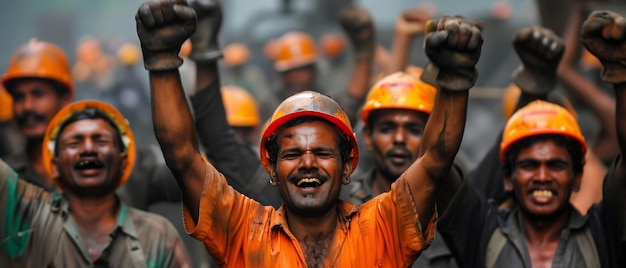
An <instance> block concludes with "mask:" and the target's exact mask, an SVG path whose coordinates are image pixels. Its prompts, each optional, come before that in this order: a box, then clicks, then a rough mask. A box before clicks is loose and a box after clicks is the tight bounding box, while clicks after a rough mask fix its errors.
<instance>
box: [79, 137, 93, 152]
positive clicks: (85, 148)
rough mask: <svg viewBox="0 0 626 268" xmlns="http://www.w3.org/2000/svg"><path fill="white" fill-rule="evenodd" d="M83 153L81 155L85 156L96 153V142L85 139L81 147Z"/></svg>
mask: <svg viewBox="0 0 626 268" xmlns="http://www.w3.org/2000/svg"><path fill="white" fill-rule="evenodd" d="M80 149H81V151H80V153H81V155H85V154H93V153H95V146H94V142H93V140H91V139H85V140H83V142H82V146H81V147H80Z"/></svg>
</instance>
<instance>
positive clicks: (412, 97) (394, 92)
mask: <svg viewBox="0 0 626 268" xmlns="http://www.w3.org/2000/svg"><path fill="white" fill-rule="evenodd" d="M435 95H437V89H436V88H435V87H433V86H431V85H429V84H427V83H424V82H422V80H420V79H419V78H417V77H415V76H412V75H410V74H408V73H405V72H397V73H393V74H390V75H388V76H386V77H384V78H383V79H381V80H380V81H378V83H376V84H375V85H374V86H373V87H372V89H371V90H370V92H369V93H368V94H367V98H366V99H365V105H363V109H362V110H361V121H363V122H364V123H366V124H367V118H368V116H369V115H370V113H371V112H372V111H374V110H380V109H406V110H414V111H419V112H423V113H426V114H430V112H431V111H432V109H433V104H434V103H435Z"/></svg>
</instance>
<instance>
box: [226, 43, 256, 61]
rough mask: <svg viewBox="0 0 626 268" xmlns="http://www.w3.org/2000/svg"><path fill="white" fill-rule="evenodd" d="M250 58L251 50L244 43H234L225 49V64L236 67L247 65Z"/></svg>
mask: <svg viewBox="0 0 626 268" xmlns="http://www.w3.org/2000/svg"><path fill="white" fill-rule="evenodd" d="M249 58H250V50H248V48H247V47H246V45H244V44H242V43H232V44H230V45H228V46H226V47H225V48H224V63H226V65H228V66H231V67H234V66H239V65H242V64H245V63H246V62H248V59H249Z"/></svg>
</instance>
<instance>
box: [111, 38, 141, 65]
mask: <svg viewBox="0 0 626 268" xmlns="http://www.w3.org/2000/svg"><path fill="white" fill-rule="evenodd" d="M139 59H141V49H139V47H138V46H137V45H135V44H132V43H126V44H124V45H122V46H121V47H120V48H119V49H118V50H117V60H118V62H119V63H120V64H121V65H125V66H130V65H134V64H135V63H137V62H138V61H139Z"/></svg>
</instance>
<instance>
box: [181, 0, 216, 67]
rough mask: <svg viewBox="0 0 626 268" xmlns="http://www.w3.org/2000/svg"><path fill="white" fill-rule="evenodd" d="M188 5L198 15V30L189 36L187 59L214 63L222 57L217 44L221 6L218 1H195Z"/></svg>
mask: <svg viewBox="0 0 626 268" xmlns="http://www.w3.org/2000/svg"><path fill="white" fill-rule="evenodd" d="M189 4H190V6H191V7H192V8H193V9H194V10H195V11H196V14H197V15H198V29H197V30H196V32H195V33H194V34H193V35H192V36H191V54H189V58H190V59H192V60H194V61H196V62H207V61H215V60H217V59H218V58H220V57H221V56H222V52H221V50H220V47H219V44H218V34H219V32H220V28H221V26H222V17H223V14H222V5H221V4H220V2H219V1H218V0H196V1H193V2H190V3H189Z"/></svg>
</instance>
